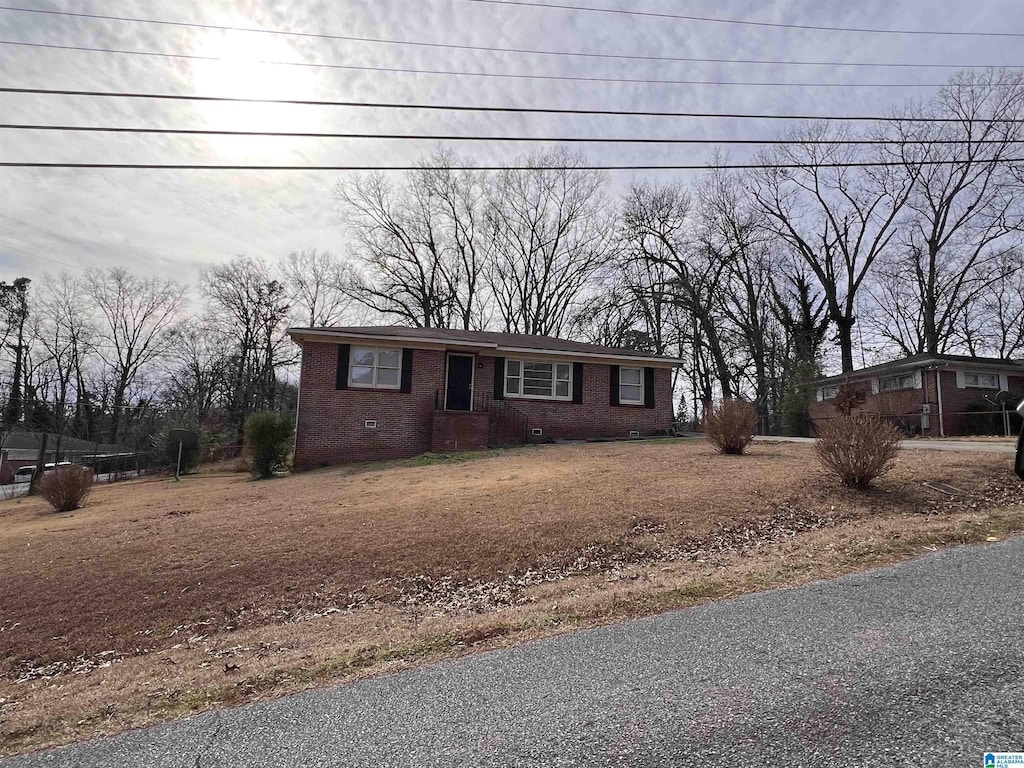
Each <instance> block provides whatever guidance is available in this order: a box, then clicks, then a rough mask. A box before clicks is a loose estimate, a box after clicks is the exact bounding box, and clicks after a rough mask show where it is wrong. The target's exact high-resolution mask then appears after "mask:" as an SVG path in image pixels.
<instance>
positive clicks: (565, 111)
mask: <svg viewBox="0 0 1024 768" xmlns="http://www.w3.org/2000/svg"><path fill="white" fill-rule="evenodd" d="M0 93H32V94H44V95H50V96H96V97H104V98H117V99H165V100H171V101H201V102H227V103H238V102H242V103H252V104H298V105H304V106H317V107H354V108H371V109H423V110H434V111H444V112H501V113H512V114H545V115H620V116H631V117H693V118H708V119H722V118H726V119H735V120H805V121H806V120H828V121H839V122H856V121H870V122H874V121H879V120H897V121H899V122H903V123H960V122H962V120H961V119H960V118H958V117H936V118H932V117H899V118H894V117H891V116H889V117H885V116H879V115H778V114H774V115H773V114H763V113H753V112H672V111H661V110H629V109H570V108H563V107H496V106H480V105H468V104H421V103H401V102H390V101H331V100H322V99H271V98H255V97H243V96H195V95H190V94H178V93H140V92H128V91H79V90H70V89H64V88H12V87H6V86H3V87H0ZM999 122H1002V123H1007V124H1009V123H1024V118H1007V119H1005V120H1000V121H999Z"/></svg>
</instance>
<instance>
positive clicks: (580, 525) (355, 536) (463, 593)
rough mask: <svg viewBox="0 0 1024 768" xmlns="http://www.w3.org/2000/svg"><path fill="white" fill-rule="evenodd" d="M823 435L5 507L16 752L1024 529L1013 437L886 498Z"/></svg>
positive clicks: (222, 480) (954, 457)
mask: <svg viewBox="0 0 1024 768" xmlns="http://www.w3.org/2000/svg"><path fill="white" fill-rule="evenodd" d="M812 455H813V454H812V451H811V449H810V447H809V446H805V445H775V444H770V445H764V444H755V445H754V446H753V452H752V454H751V455H750V456H746V457H723V456H718V455H717V454H714V453H713V452H712V450H711V449H710V447H709V446H707V445H706V444H705V443H703V442H652V443H630V444H598V445H579V446H558V447H551V448H524V449H518V450H515V451H502V452H497V453H494V454H488V455H485V456H477V457H476V460H474V461H468V462H462V463H455V462H450V461H447V460H445V459H443V457H434V458H432V459H430V460H429V461H426V460H424V465H420V466H417V465H416V464H413V465H409V464H408V463H404V464H403V465H400V466H397V467H396V466H390V467H377V468H373V469H369V468H366V467H359V468H344V469H330V470H321V471H317V472H311V473H306V474H303V475H298V476H293V477H289V478H281V479H275V480H272V481H268V482H252V481H249V480H247V479H246V478H244V477H241V476H227V475H205V476H199V477H193V478H189V479H187V480H186V481H184V482H182V483H180V484H175V483H173V482H169V481H164V480H148V481H139V482H131V483H124V484H121V485H118V486H110V487H104V488H100V489H97V491H96V492H95V494H94V496H93V497H92V499H91V500H90V503H89V505H88V506H87V507H86V508H84V509H82V510H78V511H76V512H74V513H69V514H64V515H53V514H49V513H46V512H45V510H44V505H43V504H42V503H41V502H38V501H36V500H18V501H12V502H8V503H5V504H3V505H0V551H4V552H7V553H13V555H14V556H12V557H6V558H4V559H3V560H2V561H0V581H2V583H3V584H4V590H3V593H2V594H0V752H2V751H14V750H16V749H23V748H25V747H26V746H28V745H33V744H44V743H54V742H58V741H62V740H65V739H67V738H69V737H77V736H80V735H83V734H90V733H95V732H97V731H102V730H110V729H116V728H120V727H124V726H126V725H133V724H140V723H144V722H151V721H153V720H156V719H164V718H166V717H169V716H174V715H176V714H180V713H184V712H191V711H196V710H198V709H202V708H205V707H208V706H211V705H214V704H220V703H237V702H239V701H246V700H251V699H252V698H253V697H260V696H265V695H270V694H277V693H280V692H284V691H289V690H296V689H298V688H301V687H304V686H308V685H312V684H317V683H320V682H323V681H326V680H334V679H341V678H346V677H351V676H354V675H362V674H367V673H370V672H374V673H376V672H380V671H385V670H387V669H392V668H395V667H396V666H403V665H407V664H411V663H417V662H419V661H422V660H424V659H431V658H440V657H443V656H446V655H451V654H457V653H463V652H467V651H468V650H472V649H476V648H480V647H495V646H496V645H501V644H508V643H512V642H521V641H522V640H524V639H529V638H530V637H536V636H541V635H544V634H550V633H552V632H556V631H565V630H566V629H571V628H574V627H576V626H582V625H588V624H590V623H594V622H598V623H600V622H602V621H609V620H616V619H618V618H623V617H626V616H631V615H638V614H640V613H645V612H650V611H653V610H663V609H664V608H667V607H673V606H677V605H684V604H692V603H694V602H700V601H702V600H706V599H712V598H715V597H719V596H723V595H728V594H736V593H738V592H741V591H749V590H751V589H759V588H765V587H767V586H772V585H776V584H781V583H789V581H791V580H793V579H796V580H799V579H801V578H810V577H811V576H812V575H829V574H830V573H831V571H832V570H836V571H841V570H843V569H850V568H857V567H864V566H865V565H869V564H873V563H874V562H879V561H884V560H885V559H886V558H895V557H901V556H905V555H906V554H908V553H913V552H916V551H921V548H922V547H923V546H932V545H934V543H933V541H932V539H927V541H925V542H924V543H922V541H923V540H922V541H919V540H918V539H916V538H914V537H915V536H919V535H923V534H922V532H925V533H926V534H927V536H926V538H927V537H938V538H937V539H936V540H935V541H936V542H937V543H947V542H946V540H945V539H942V537H943V536H946V537H952V538H951V539H950V540H951V541H960V540H979V538H978V536H980V535H981V534H980V533H979V531H986V533H985V536H987V535H1004V534H1005V533H1006V532H1007V531H1010V530H1015V528H1014V526H1015V525H1016V523H1005V522H1004V523H1001V524H1000V525H1002V528H1000V527H999V526H995V527H993V526H994V524H993V523H991V521H990V519H989V517H986V516H985V514H983V513H984V511H985V510H989V509H993V508H1000V509H1004V508H1012V507H1013V505H1014V504H1019V503H1020V499H1021V495H1020V491H1019V486H1018V485H1017V484H1016V483H1015V482H1014V479H1013V478H1012V475H1011V472H1010V460H1009V458H1010V457H1007V456H1005V455H998V454H986V453H972V454H970V455H967V454H956V453H950V452H930V451H914V452H905V453H902V454H901V456H900V460H899V465H898V467H897V469H896V471H894V472H893V474H892V475H890V476H889V477H888V478H886V480H885V481H884V482H883V483H882V484H881V486H880V487H879V489H877V490H876V491H873V492H871V493H869V494H857V493H855V492H852V491H847V490H844V489H842V488H841V487H839V486H838V485H837V484H834V483H832V482H831V481H829V480H827V479H824V478H823V477H822V476H821V475H820V474H819V473H818V471H817V470H816V468H815V465H814V462H813V459H812ZM926 481H927V482H944V483H948V484H949V485H950V486H953V487H955V488H956V489H957V490H958V491H959V493H958V494H956V495H949V494H946V493H937V492H936V491H934V490H931V489H929V488H927V487H925V486H924V485H923V483H924V482H926ZM1008 519H1011V520H1016V518H1008ZM972 520H980V521H982V522H979V523H977V524H978V525H979V526H981V527H980V528H977V529H973V528H972V529H969V535H968V534H963V533H951V531H954V532H955V531H956V530H958V526H962V525H965V524H967V523H968V522H970V521H972ZM986 521H987V522H986ZM985 526H988V527H987V528H986V527H985ZM992 531H996V533H995V534H992V533H991V532H992ZM844 532H845V533H844ZM844 536H845V537H847V538H846V539H844V538H843V537H844ZM958 537H959V538H958ZM980 540H984V537H982V538H981V539H980ZM864 542H868V544H864ZM894 542H895V543H894ZM862 546H864V547H866V549H863V551H862V550H861V549H859V547H862ZM872 558H875V559H872ZM5 742H6V743H5Z"/></svg>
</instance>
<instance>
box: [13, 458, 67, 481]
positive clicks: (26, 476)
mask: <svg viewBox="0 0 1024 768" xmlns="http://www.w3.org/2000/svg"><path fill="white" fill-rule="evenodd" d="M70 466H71V462H70V461H55V462H50V463H49V464H44V465H43V473H44V474H45V473H47V472H49V471H51V470H53V469H56V468H57V467H70ZM35 473H36V465H35V464H30V465H29V466H27V467H21V468H20V469H18V470H16V471H15V473H14V482H16V483H28V482H31V480H32V476H33V475H34V474H35Z"/></svg>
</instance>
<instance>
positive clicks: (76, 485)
mask: <svg viewBox="0 0 1024 768" xmlns="http://www.w3.org/2000/svg"><path fill="white" fill-rule="evenodd" d="M36 489H37V490H38V491H39V495H40V496H42V497H43V498H44V499H46V500H47V501H48V502H50V506H52V507H53V509H54V511H56V512H70V511H71V510H72V509H78V508H79V507H80V506H82V502H83V501H84V500H85V497H86V496H88V495H89V491H91V490H92V470H91V469H89V468H88V467H59V468H58V469H54V470H51V471H50V472H47V473H46V474H44V475H43V476H42V477H41V478H39V483H38V485H37V486H36Z"/></svg>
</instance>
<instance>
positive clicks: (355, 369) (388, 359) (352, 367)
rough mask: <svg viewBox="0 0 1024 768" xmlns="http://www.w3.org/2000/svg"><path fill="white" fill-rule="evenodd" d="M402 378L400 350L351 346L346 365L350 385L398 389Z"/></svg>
mask: <svg viewBox="0 0 1024 768" xmlns="http://www.w3.org/2000/svg"><path fill="white" fill-rule="evenodd" d="M401 380H402V350H400V349H387V348H381V349H376V348H374V347H352V356H351V358H350V360H349V366H348V383H349V386H351V387H370V388H374V389H398V387H399V386H400V385H401Z"/></svg>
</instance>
